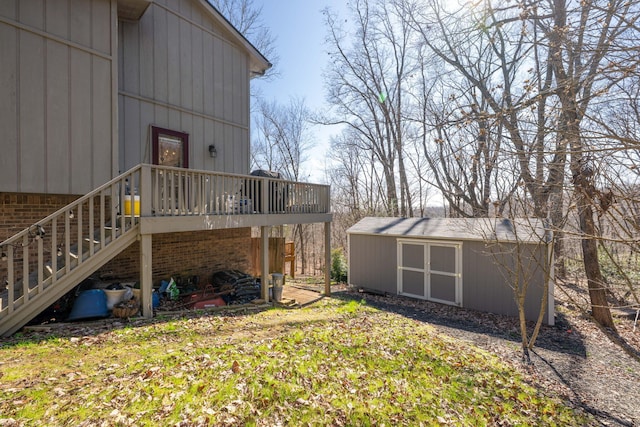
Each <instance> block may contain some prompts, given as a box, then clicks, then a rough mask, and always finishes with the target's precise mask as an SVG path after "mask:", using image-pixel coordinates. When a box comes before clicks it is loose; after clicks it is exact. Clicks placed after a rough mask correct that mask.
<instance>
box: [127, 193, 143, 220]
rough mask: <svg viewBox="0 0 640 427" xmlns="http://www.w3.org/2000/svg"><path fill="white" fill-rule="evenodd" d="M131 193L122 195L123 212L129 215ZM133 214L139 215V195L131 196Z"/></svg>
mask: <svg viewBox="0 0 640 427" xmlns="http://www.w3.org/2000/svg"><path fill="white" fill-rule="evenodd" d="M131 197H132V196H131V195H127V196H124V214H125V215H131ZM133 216H140V196H133Z"/></svg>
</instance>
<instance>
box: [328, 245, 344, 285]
mask: <svg viewBox="0 0 640 427" xmlns="http://www.w3.org/2000/svg"><path fill="white" fill-rule="evenodd" d="M331 280H334V281H335V282H336V283H345V282H346V281H347V260H346V258H345V256H344V250H343V249H342V248H335V249H332V250H331Z"/></svg>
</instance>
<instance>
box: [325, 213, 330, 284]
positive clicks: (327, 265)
mask: <svg viewBox="0 0 640 427" xmlns="http://www.w3.org/2000/svg"><path fill="white" fill-rule="evenodd" d="M324 294H325V295H326V296H331V223H330V222H325V223H324Z"/></svg>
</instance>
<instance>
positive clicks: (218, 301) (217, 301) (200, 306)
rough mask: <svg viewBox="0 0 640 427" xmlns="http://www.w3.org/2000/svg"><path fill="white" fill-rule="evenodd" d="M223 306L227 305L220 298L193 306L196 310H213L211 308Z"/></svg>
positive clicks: (203, 301) (199, 302)
mask: <svg viewBox="0 0 640 427" xmlns="http://www.w3.org/2000/svg"><path fill="white" fill-rule="evenodd" d="M223 305H227V304H226V303H225V302H224V300H223V299H222V298H220V297H217V298H211V299H206V300H202V301H198V302H196V303H194V304H193V308H195V309H196V310H201V309H203V308H211V307H222V306H223Z"/></svg>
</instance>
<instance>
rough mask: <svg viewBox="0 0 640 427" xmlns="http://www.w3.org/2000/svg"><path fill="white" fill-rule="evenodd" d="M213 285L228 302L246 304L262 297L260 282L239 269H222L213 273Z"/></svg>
mask: <svg viewBox="0 0 640 427" xmlns="http://www.w3.org/2000/svg"><path fill="white" fill-rule="evenodd" d="M211 285H212V286H213V291H214V293H216V294H222V298H223V299H224V300H225V302H226V303H227V304H246V303H249V302H251V301H253V300H254V299H257V298H260V282H258V281H257V280H256V278H255V277H253V276H250V275H248V274H246V273H243V272H241V271H238V270H222V271H218V272H216V273H214V274H213V276H212V277H211Z"/></svg>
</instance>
